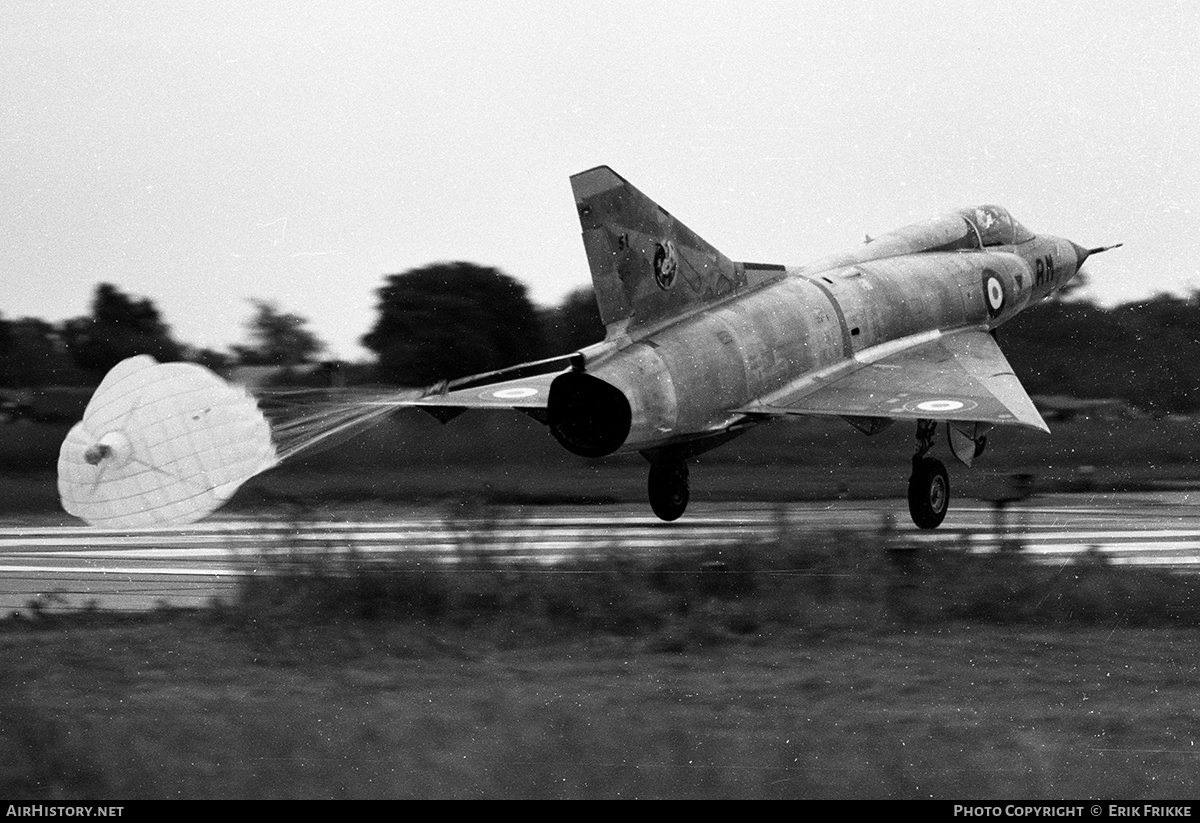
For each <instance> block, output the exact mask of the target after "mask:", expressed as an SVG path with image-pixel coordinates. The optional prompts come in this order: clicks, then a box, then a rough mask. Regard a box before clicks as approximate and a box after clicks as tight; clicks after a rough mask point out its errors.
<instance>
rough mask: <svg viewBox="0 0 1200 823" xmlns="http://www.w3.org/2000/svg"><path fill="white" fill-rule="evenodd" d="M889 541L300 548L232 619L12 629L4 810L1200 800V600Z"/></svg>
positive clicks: (57, 622) (1188, 589) (1092, 570)
mask: <svg viewBox="0 0 1200 823" xmlns="http://www.w3.org/2000/svg"><path fill="white" fill-rule="evenodd" d="M878 540H879V536H878V535H872V534H865V533H840V534H832V535H823V536H812V535H806V536H800V535H784V536H783V537H781V538H780V539H779V540H777V541H769V542H766V543H762V544H746V545H744V546H739V547H735V548H733V549H721V550H717V549H707V548H704V547H696V548H695V549H694V550H693V551H690V552H683V553H680V554H678V555H675V556H673V557H659V558H656V559H655V560H654V561H645V562H631V561H628V560H618V559H616V558H611V557H603V556H601V557H594V558H588V559H584V560H581V561H579V562H577V563H572V564H568V565H564V566H559V567H545V566H537V565H525V566H520V565H518V566H512V565H504V564H499V563H495V562H491V561H489V560H488V559H487V558H486V556H484V555H481V554H479V553H477V552H474V551H473V550H472V548H471V545H470V543H469V541H467V542H464V543H463V545H462V546H461V547H460V551H459V556H458V558H457V560H458V562H457V563H455V564H452V565H449V566H445V565H443V566H436V567H428V566H422V565H421V564H419V563H416V562H413V561H404V560H392V561H377V560H369V559H367V558H364V557H360V556H356V555H354V554H353V553H350V552H346V551H342V550H341V547H339V546H330V547H329V550H328V551H326V552H322V553H318V554H316V555H311V554H305V555H301V554H300V553H299V552H295V551H286V550H285V551H273V552H272V554H271V558H270V559H269V562H270V563H272V564H273V568H274V571H275V573H274V574H272V575H268V576H262V577H255V578H250V579H248V580H247V581H246V585H245V587H244V588H243V589H242V591H241V593H240V596H239V598H238V599H237V600H236V601H235V602H231V603H227V604H224V605H223V606H222V607H220V608H217V609H213V610H210V611H206V612H198V613H188V612H179V613H169V612H167V613H160V614H156V615H145V616H136V617H128V616H126V617H118V616H111V615H108V616H106V615H91V616H87V617H83V616H71V615H67V616H53V615H49V616H44V617H43V618H42V619H40V620H37V621H26V622H22V623H8V624H3V626H2V627H0V655H2V659H3V660H4V666H3V667H0V794H4V795H5V796H7V797H10V798H13V799H22V800H24V799H28V800H42V799H55V800H68V799H94V800H106V799H112V800H120V799H136V798H167V797H175V798H224V797H231V798H358V797H381V798H424V797H438V798H518V797H521V798H526V797H529V798H617V797H641V798H648V797H665V798H672V797H675V798H681V797H686V798H692V797H695V798H701V797H713V798H718V797H720V798H725V797H746V798H830V797H832V798H848V797H856V798H864V797H879V798H906V797H935V798H947V799H949V798H973V799H978V798H985V797H986V798H1028V799H1034V798H1040V799H1053V798H1086V797H1095V798H1098V797H1108V798H1145V799H1151V798H1172V797H1174V798H1178V797H1191V796H1196V794H1197V792H1200V771H1197V770H1196V769H1195V762H1196V761H1195V757H1196V754H1195V750H1194V748H1193V742H1194V741H1195V740H1196V739H1197V738H1198V737H1200V715H1197V714H1196V712H1195V711H1194V705H1195V696H1196V688H1195V682H1196V676H1197V663H1196V661H1197V660H1200V631H1198V630H1197V625H1198V624H1200V603H1198V597H1200V588H1198V587H1200V582H1198V581H1196V579H1195V578H1193V577H1185V576H1174V575H1169V574H1164V573H1160V572H1154V571H1147V570H1139V569H1123V568H1113V567H1109V566H1107V565H1104V564H1101V563H1098V562H1095V561H1089V562H1085V563H1081V564H1076V565H1072V566H1064V567H1061V568H1057V569H1056V568H1047V567H1044V566H1037V565H1033V564H1030V563H1026V562H1024V561H1023V560H1022V559H1021V558H1020V557H1019V556H1016V555H988V556H972V555H968V554H963V553H955V552H949V551H937V552H930V553H926V554H922V555H914V554H912V553H910V552H898V553H896V554H894V555H889V554H887V553H885V552H883V551H881V550H880V546H879V544H878ZM285 548H286V547H285Z"/></svg>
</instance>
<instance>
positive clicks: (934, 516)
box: [908, 420, 950, 529]
mask: <svg viewBox="0 0 1200 823" xmlns="http://www.w3.org/2000/svg"><path fill="white" fill-rule="evenodd" d="M936 432H937V421H935V420H918V421H917V453H916V454H915V455H913V461H912V463H913V465H912V476H911V477H909V478H908V511H909V514H911V515H912V519H913V522H914V523H916V524H917V526H918V528H922V529H936V528H937V527H938V526H940V525H941V524H942V521H943V520H945V519H946V511H947V510H948V509H949V508H950V477H949V475H948V474H946V467H945V466H944V465H942V461H941V460H938V459H937V458H936V457H926V456H925V455H926V453H927V452H928V451H929V450H930V449H931V448H933V436H934V434H935V433H936Z"/></svg>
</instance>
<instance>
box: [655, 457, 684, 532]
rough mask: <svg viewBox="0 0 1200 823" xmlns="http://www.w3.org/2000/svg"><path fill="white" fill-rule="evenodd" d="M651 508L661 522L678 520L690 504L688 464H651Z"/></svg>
mask: <svg viewBox="0 0 1200 823" xmlns="http://www.w3.org/2000/svg"><path fill="white" fill-rule="evenodd" d="M647 488H648V491H649V492H650V508H651V509H652V510H653V511H654V514H655V515H657V516H658V518H659V519H660V520H667V521H671V520H678V519H679V518H680V516H681V515H682V514H683V512H684V510H685V509H687V504H688V468H687V463H683V462H677V463H676V462H672V463H651V464H650V481H649V483H648V484H647Z"/></svg>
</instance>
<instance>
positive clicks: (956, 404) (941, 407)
mask: <svg viewBox="0 0 1200 823" xmlns="http://www.w3.org/2000/svg"><path fill="white" fill-rule="evenodd" d="M978 405H979V404H978V403H976V402H975V401H974V400H968V399H965V398H963V399H958V398H951V397H944V398H927V399H925V400H910V401H909V402H908V403H905V404H904V406H903V411H906V412H929V413H931V414H949V413H950V412H957V411H970V410H971V409H974V408H976V407H977V406H978Z"/></svg>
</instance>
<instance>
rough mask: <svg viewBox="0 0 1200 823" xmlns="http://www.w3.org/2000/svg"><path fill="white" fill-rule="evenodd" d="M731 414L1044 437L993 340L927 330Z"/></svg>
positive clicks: (981, 334) (976, 332) (974, 332)
mask: <svg viewBox="0 0 1200 823" xmlns="http://www.w3.org/2000/svg"><path fill="white" fill-rule="evenodd" d="M738 411H741V412H746V413H748V414H762V415H772V416H781V415H831V416H839V417H874V418H887V419H925V420H959V421H974V422H980V423H994V424H1006V425H1019V426H1028V427H1030V428H1034V429H1038V430H1040V431H1044V432H1049V431H1050V429H1049V427H1048V426H1047V425H1046V423H1045V421H1044V420H1042V416H1041V415H1040V414H1039V413H1038V410H1037V409H1036V408H1035V407H1034V405H1033V401H1032V400H1030V399H1029V395H1028V394H1026V392H1025V389H1024V388H1023V387H1022V386H1021V383H1020V381H1019V380H1018V379H1017V376H1016V375H1015V374H1014V373H1013V370H1012V366H1010V365H1009V364H1008V360H1007V359H1006V358H1005V357H1004V353H1003V352H1001V351H1000V347H999V346H998V345H997V344H996V341H995V339H993V338H992V336H991V335H990V334H988V333H987V332H986V331H983V330H981V329H963V330H960V331H954V332H949V333H945V332H938V331H933V332H927V333H925V334H919V335H914V336H912V337H906V338H902V339H900V340H895V341H892V342H890V343H885V344H883V345H881V346H876V347H874V348H872V349H865V350H863V351H861V352H859V353H858V354H857V355H855V357H854V359H853V360H851V361H849V362H847V363H843V364H839V365H837V366H834V367H831V368H830V369H827V370H824V371H822V372H817V373H815V374H810V375H806V376H805V377H804V378H801V379H800V380H797V381H795V382H794V383H792V384H790V385H788V386H786V387H784V388H783V389H782V390H780V391H778V392H775V393H773V394H771V395H768V396H766V397H764V398H762V399H760V400H759V401H757V402H755V403H752V404H750V405H748V406H745V407H743V408H741V409H738Z"/></svg>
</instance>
